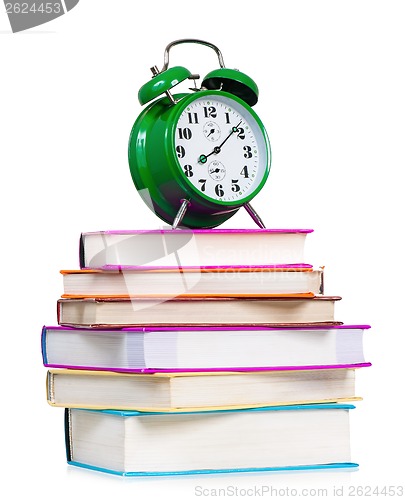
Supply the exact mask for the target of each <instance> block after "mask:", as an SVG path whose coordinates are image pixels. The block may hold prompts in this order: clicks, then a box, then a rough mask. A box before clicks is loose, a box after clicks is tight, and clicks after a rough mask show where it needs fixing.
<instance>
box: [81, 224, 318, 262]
mask: <svg viewBox="0 0 405 500" xmlns="http://www.w3.org/2000/svg"><path fill="white" fill-rule="evenodd" d="M312 231H313V230H312V229H194V230H192V229H184V230H180V229H178V230H172V229H159V230H139V231H136V230H133V231H93V232H83V233H82V234H81V236H80V252H79V255H80V267H81V268H92V269H100V268H116V267H119V268H125V267H134V266H135V267H136V266H151V265H153V266H163V267H176V268H177V267H186V266H191V267H206V266H214V267H218V266H243V265H245V266H253V267H256V266H268V265H272V264H274V265H281V264H300V263H304V247H305V240H306V236H307V235H308V234H309V233H311V232H312Z"/></svg>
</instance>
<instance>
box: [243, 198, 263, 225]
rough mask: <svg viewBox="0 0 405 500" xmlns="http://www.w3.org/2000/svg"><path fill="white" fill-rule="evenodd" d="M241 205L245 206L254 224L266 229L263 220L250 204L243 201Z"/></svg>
mask: <svg viewBox="0 0 405 500" xmlns="http://www.w3.org/2000/svg"><path fill="white" fill-rule="evenodd" d="M243 206H244V207H245V208H246V211H247V213H248V214H249V215H250V217H252V219H253V220H254V221H255V222H256V224H257V225H258V226H259V227H261V228H262V229H266V226H265V225H264V222H263V221H262V219H261V218H260V216H259V214H258V213H257V212H256V210H255V209H254V208H253V207H252V205H251V204H250V203H245V204H244V205H243Z"/></svg>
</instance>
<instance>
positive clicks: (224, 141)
mask: <svg viewBox="0 0 405 500" xmlns="http://www.w3.org/2000/svg"><path fill="white" fill-rule="evenodd" d="M241 123H242V120H241V121H240V122H239V123H238V124H237V125H236V127H232V130H231V132H230V133H229V135H228V137H225V139H224V140H223V141H222V143H221V144H220V145H219V146H217V148H219V151H218V153H219V152H220V151H221V148H222V146H223V145H224V144H225V143H226V141H227V140H228V139H229V138H230V137H231V135H232V134H236V132H237V131H238V128H239V125H240V124H241ZM214 151H215V148H214ZM218 153H217V154H218Z"/></svg>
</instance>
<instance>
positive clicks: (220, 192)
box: [215, 184, 225, 198]
mask: <svg viewBox="0 0 405 500" xmlns="http://www.w3.org/2000/svg"><path fill="white" fill-rule="evenodd" d="M215 194H216V195H217V196H219V197H220V198H221V197H222V196H224V194H225V191H224V189H223V186H222V184H217V185H216V186H215Z"/></svg>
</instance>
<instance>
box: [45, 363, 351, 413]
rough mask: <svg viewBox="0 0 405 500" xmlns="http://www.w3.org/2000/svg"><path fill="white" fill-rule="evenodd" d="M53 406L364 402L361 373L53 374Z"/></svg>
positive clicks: (176, 407)
mask: <svg viewBox="0 0 405 500" xmlns="http://www.w3.org/2000/svg"><path fill="white" fill-rule="evenodd" d="M47 393H48V403H49V404H50V405H51V406H59V407H64V408H87V409H101V410H103V409H110V408H114V409H116V410H139V411H166V412H171V411H180V410H181V411H202V410H210V409H229V408H252V407H261V406H277V405H292V404H308V403H327V402H338V401H349V400H356V399H360V398H358V397H357V396H356V395H355V370H353V369H343V368H342V369H337V370H332V369H330V370H295V371H294V370H280V371H277V370H273V371H270V372H256V371H245V372H223V371H222V372H204V373H198V372H194V373H193V372H178V373H154V374H136V373H119V372H107V371H85V370H56V369H54V370H49V371H48V377H47Z"/></svg>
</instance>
